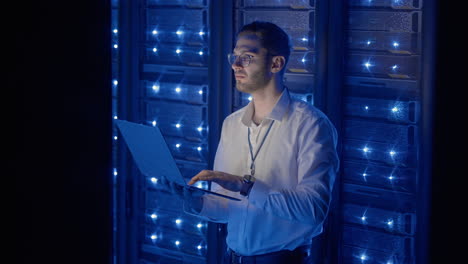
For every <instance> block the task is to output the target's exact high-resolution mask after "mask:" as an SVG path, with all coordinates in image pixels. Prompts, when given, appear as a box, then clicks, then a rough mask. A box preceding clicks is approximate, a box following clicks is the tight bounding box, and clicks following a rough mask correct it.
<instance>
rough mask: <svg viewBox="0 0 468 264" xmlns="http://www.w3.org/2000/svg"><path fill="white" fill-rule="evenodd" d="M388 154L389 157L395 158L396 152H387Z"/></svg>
mask: <svg viewBox="0 0 468 264" xmlns="http://www.w3.org/2000/svg"><path fill="white" fill-rule="evenodd" d="M388 153H389V154H390V156H392V157H393V156H395V154H396V152H395V151H394V150H390V152H388Z"/></svg>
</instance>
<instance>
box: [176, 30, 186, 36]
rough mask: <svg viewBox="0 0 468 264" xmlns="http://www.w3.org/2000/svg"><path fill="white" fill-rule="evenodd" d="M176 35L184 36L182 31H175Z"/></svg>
mask: <svg viewBox="0 0 468 264" xmlns="http://www.w3.org/2000/svg"><path fill="white" fill-rule="evenodd" d="M176 34H177V35H178V36H180V35H182V34H184V32H183V31H182V30H177V31H176Z"/></svg>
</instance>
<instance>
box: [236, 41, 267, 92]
mask: <svg viewBox="0 0 468 264" xmlns="http://www.w3.org/2000/svg"><path fill="white" fill-rule="evenodd" d="M233 53H234V55H236V56H241V55H248V56H249V57H250V58H251V59H250V63H249V65H248V66H246V67H244V66H243V65H242V62H241V59H240V58H238V59H237V60H236V61H235V62H234V63H233V64H232V69H233V70H234V76H235V78H236V88H237V90H239V91H240V92H244V93H252V92H254V91H257V90H260V89H262V88H264V87H265V86H266V84H267V83H268V81H270V79H271V73H270V71H269V70H268V68H269V64H268V63H267V58H266V57H267V53H268V52H267V50H266V49H265V48H263V47H262V46H261V45H260V42H259V41H258V38H257V36H255V35H253V34H250V35H244V36H241V37H239V38H238V40H237V43H236V47H235V48H234V51H233Z"/></svg>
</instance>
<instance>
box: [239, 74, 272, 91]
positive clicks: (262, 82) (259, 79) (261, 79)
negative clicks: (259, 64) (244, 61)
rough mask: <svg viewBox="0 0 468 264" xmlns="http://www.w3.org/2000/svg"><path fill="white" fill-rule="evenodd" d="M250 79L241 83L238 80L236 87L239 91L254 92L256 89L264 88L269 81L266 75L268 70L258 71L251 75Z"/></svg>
mask: <svg viewBox="0 0 468 264" xmlns="http://www.w3.org/2000/svg"><path fill="white" fill-rule="evenodd" d="M249 79H250V81H251V82H248V83H241V82H239V81H236V89H237V90H238V91H239V92H243V93H249V94H251V93H253V92H255V91H258V90H261V89H263V87H265V86H266V85H267V83H268V81H269V80H268V79H267V76H266V72H261V71H260V72H256V73H254V74H253V75H252V76H250V78H249Z"/></svg>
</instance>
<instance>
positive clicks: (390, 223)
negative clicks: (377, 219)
mask: <svg viewBox="0 0 468 264" xmlns="http://www.w3.org/2000/svg"><path fill="white" fill-rule="evenodd" d="M387 226H388V227H390V228H392V227H393V220H392V219H390V220H388V221H387Z"/></svg>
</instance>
